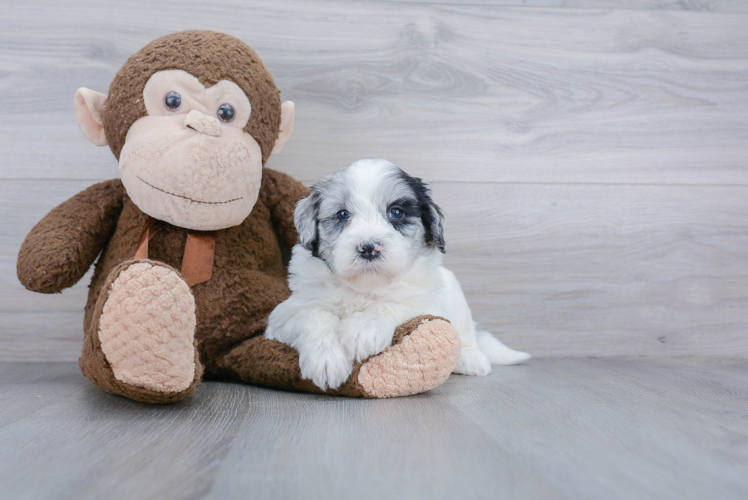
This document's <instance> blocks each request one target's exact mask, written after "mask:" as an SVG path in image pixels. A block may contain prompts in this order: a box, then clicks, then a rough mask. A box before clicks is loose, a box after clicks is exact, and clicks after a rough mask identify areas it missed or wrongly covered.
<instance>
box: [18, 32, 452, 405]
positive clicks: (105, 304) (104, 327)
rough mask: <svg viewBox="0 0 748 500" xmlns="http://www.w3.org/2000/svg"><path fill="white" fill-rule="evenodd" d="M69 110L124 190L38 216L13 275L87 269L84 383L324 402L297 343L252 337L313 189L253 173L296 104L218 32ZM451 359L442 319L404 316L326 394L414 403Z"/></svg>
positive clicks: (175, 43) (181, 39)
mask: <svg viewBox="0 0 748 500" xmlns="http://www.w3.org/2000/svg"><path fill="white" fill-rule="evenodd" d="M75 114H76V118H77V121H78V124H79V126H80V128H81V130H82V132H83V134H84V135H85V136H86V137H87V138H88V139H89V140H90V141H91V142H93V143H94V144H96V145H98V146H104V145H108V146H109V147H110V148H111V150H112V153H114V156H115V157H116V158H117V159H118V161H119V170H120V179H113V180H110V181H106V182H102V183H99V184H95V185H93V186H91V187H89V188H88V189H86V190H84V191H82V192H80V193H78V194H77V195H75V196H73V197H72V198H70V199H69V200H67V201H65V202H64V203H62V204H61V205H59V206H58V207H56V208H55V209H54V210H52V211H51V212H50V213H49V214H48V215H46V216H45V217H44V218H43V219H42V220H41V221H40V222H39V223H38V224H37V225H36V226H35V227H34V228H33V229H32V230H31V232H30V233H29V234H28V236H27V237H26V239H25V241H24V242H23V245H22V246H21V250H20V253H19V255H18V278H19V280H20V281H21V283H23V285H24V286H25V287H26V288H28V289H29V290H32V291H35V292H41V293H59V292H60V291H62V290H63V289H64V288H67V287H70V286H72V285H74V284H75V283H76V282H77V281H79V280H80V279H81V278H82V277H83V275H84V274H85V273H86V271H87V270H88V269H89V267H90V266H91V265H92V264H93V263H94V261H96V265H95V271H94V275H93V279H92V281H91V285H90V292H89V296H88V303H87V304H86V308H85V319H84V341H83V352H82V355H81V357H80V367H81V369H82V371H83V374H84V375H85V376H86V377H88V378H89V379H90V380H91V381H92V382H93V383H94V384H96V385H97V386H98V387H100V388H101V389H103V390H104V391H106V392H109V393H112V394H117V395H121V396H126V397H128V398H131V399H134V400H137V401H143V402H148V403H170V402H175V401H179V400H181V399H183V398H185V397H186V396H188V395H189V394H191V393H193V392H194V391H195V386H196V385H197V384H198V383H199V382H200V381H201V379H202V377H203V375H205V376H210V377H211V378H213V379H224V380H236V381H242V382H245V383H250V384H259V385H265V386H271V387H277V388H282V389H289V390H299V391H307V392H323V391H322V390H321V389H319V388H318V387H316V386H315V385H314V384H313V383H312V382H311V381H310V380H305V379H302V378H301V374H300V369H299V359H298V354H297V352H296V351H295V350H294V349H293V348H291V347H289V346H287V345H285V344H281V343H278V342H276V341H273V340H269V339H267V338H265V337H264V336H263V332H264V328H265V325H266V322H267V318H268V315H269V314H270V312H271V311H272V310H273V308H274V307H275V306H276V305H278V304H279V303H280V302H282V301H283V300H285V299H286V298H287V297H288V296H289V293H290V292H289V290H288V286H287V281H286V261H285V260H284V251H285V253H287V250H288V249H290V248H292V247H293V245H294V244H296V242H297V234H296V229H295V227H294V223H293V212H294V207H295V205H296V203H297V202H298V201H299V200H301V199H302V198H305V197H306V196H307V195H308V193H309V191H308V189H307V188H306V187H304V186H303V185H302V184H300V183H299V182H298V181H296V180H294V179H293V178H291V177H289V176H288V175H285V174H282V173H280V172H276V171H273V170H271V169H268V168H264V164H265V162H266V161H267V159H268V158H269V157H270V155H271V154H273V153H276V152H278V151H280V150H281V148H282V147H283V145H284V144H285V143H286V141H287V140H288V138H289V137H290V135H291V131H292V129H293V124H294V104H293V103H292V102H284V103H282V104H281V101H280V95H279V91H278V89H277V87H276V86H275V83H274V82H273V78H272V77H271V75H270V73H269V72H268V70H267V68H266V67H265V65H264V64H263V62H262V61H261V60H260V58H259V57H258V56H257V54H256V53H255V52H254V51H253V50H252V49H251V48H250V47H248V46H247V45H245V44H244V43H243V42H241V41H240V40H238V39H236V38H234V37H232V36H229V35H225V34H221V33H215V32H210V31H185V32H180V33H175V34H172V35H168V36H165V37H162V38H159V39H157V40H154V41H152V42H151V43H149V44H148V45H146V46H145V47H144V48H143V49H142V50H140V51H139V52H137V53H136V54H135V55H133V56H132V57H130V59H128V60H127V62H125V64H124V65H123V66H122V68H121V69H120V70H119V72H118V73H117V74H116V75H115V77H114V80H113V81H112V83H111V85H110V87H109V94H108V95H104V94H101V93H99V92H94V91H92V90H89V89H86V88H81V89H79V90H78V92H77V93H76V96H75ZM97 256H98V260H96V259H97ZM459 350H460V346H459V339H458V336H457V333H456V332H455V330H454V329H453V328H452V327H451V325H449V323H448V322H446V321H444V320H442V319H439V318H434V317H419V318H414V319H413V320H410V321H408V322H406V323H405V324H403V325H401V326H400V327H398V329H397V331H396V334H395V337H394V340H393V343H392V345H391V346H390V347H389V348H387V349H386V350H385V351H383V352H382V353H380V354H379V355H377V356H373V357H371V358H369V359H367V360H364V361H363V362H360V363H357V364H356V366H355V369H354V370H353V373H352V374H351V377H350V378H349V380H348V381H347V382H345V383H344V384H343V385H342V386H340V387H338V388H337V390H327V391H324V392H326V393H329V394H336V395H342V396H352V397H393V396H404V395H410V394H417V393H420V392H423V391H426V390H429V389H432V388H434V387H436V386H438V385H440V384H441V383H443V382H444V381H445V380H446V379H447V377H448V376H449V374H450V373H451V372H452V370H453V369H454V367H455V365H456V361H457V357H458V355H459Z"/></svg>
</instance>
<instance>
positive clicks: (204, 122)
mask: <svg viewBox="0 0 748 500" xmlns="http://www.w3.org/2000/svg"><path fill="white" fill-rule="evenodd" d="M184 126H185V127H189V128H191V129H192V130H195V131H197V132H200V133H201V134H206V135H211V136H213V137H218V136H219V135H221V124H220V123H219V121H218V118H213V117H212V116H208V115H206V114H204V113H201V112H199V111H198V110H196V109H193V110H192V111H190V112H189V113H187V116H185V118H184Z"/></svg>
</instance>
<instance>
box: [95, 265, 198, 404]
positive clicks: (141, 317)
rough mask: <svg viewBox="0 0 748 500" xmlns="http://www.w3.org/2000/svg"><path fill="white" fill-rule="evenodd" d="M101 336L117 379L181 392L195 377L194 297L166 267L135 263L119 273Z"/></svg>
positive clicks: (112, 290)
mask: <svg viewBox="0 0 748 500" xmlns="http://www.w3.org/2000/svg"><path fill="white" fill-rule="evenodd" d="M98 335H99V340H100V341H101V350H102V351H104V355H105V356H106V359H107V361H109V364H110V365H111V367H112V372H113V373H114V377H115V378H116V379H117V380H120V381H122V382H124V383H126V384H131V385H135V386H138V387H145V388H146V389H150V390H153V391H159V392H181V391H184V390H185V389H187V388H188V387H190V385H192V382H193V381H194V379H195V346H194V343H195V299H194V298H193V297H192V292H190V288H189V287H188V286H187V283H185V282H184V280H182V279H181V278H180V277H179V275H178V274H177V272H176V271H174V270H172V269H170V268H168V267H166V266H162V265H159V264H157V263H155V262H153V261H134V262H133V264H132V265H130V266H129V267H127V268H126V269H123V270H122V271H121V272H120V273H119V275H118V276H117V277H116V278H115V279H114V281H113V282H112V285H111V287H110V288H109V297H108V298H107V300H106V302H105V304H104V308H103V310H102V313H101V318H100V320H99V330H98Z"/></svg>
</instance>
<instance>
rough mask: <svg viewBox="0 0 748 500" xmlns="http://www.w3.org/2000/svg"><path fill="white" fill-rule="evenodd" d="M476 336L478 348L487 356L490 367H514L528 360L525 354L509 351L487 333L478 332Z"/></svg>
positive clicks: (528, 357)
mask: <svg viewBox="0 0 748 500" xmlns="http://www.w3.org/2000/svg"><path fill="white" fill-rule="evenodd" d="M476 334H477V336H478V347H479V348H480V350H481V351H483V352H484V353H485V354H486V355H487V356H488V359H490V360H491V364H492V365H516V364H517V363H521V362H523V361H527V360H528V359H530V355H529V354H527V353H526V352H522V351H515V350H514V349H509V348H508V347H507V346H505V345H504V344H502V343H501V342H499V340H498V339H497V338H496V337H494V336H493V335H491V334H490V333H489V332H485V331H478V332H476Z"/></svg>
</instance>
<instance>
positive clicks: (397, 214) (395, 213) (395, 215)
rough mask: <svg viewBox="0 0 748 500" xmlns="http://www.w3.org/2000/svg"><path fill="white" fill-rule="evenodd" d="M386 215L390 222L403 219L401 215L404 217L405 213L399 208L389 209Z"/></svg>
mask: <svg viewBox="0 0 748 500" xmlns="http://www.w3.org/2000/svg"><path fill="white" fill-rule="evenodd" d="M388 215H389V217H390V219H392V220H400V219H402V218H403V215H405V212H403V211H402V210H401V209H399V208H390V213H389V214H388Z"/></svg>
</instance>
